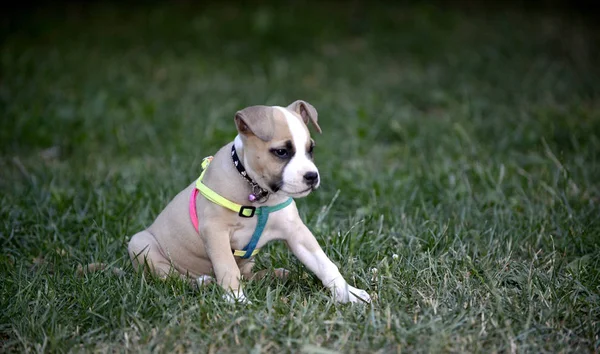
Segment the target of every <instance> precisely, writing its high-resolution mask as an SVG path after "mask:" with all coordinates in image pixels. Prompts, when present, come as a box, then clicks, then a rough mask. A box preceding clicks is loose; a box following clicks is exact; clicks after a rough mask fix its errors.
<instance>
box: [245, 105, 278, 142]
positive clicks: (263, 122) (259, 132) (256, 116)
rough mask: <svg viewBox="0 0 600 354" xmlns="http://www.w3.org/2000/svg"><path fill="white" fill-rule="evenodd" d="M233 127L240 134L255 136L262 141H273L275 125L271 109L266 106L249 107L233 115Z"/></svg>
mask: <svg viewBox="0 0 600 354" xmlns="http://www.w3.org/2000/svg"><path fill="white" fill-rule="evenodd" d="M235 125H236V127H237V130H238V132H240V134H242V135H244V136H246V137H248V136H252V135H254V136H256V137H257V138H259V139H260V140H262V141H269V140H271V139H273V134H274V132H275V123H274V122H273V108H272V107H268V106H251V107H247V108H244V109H242V110H241V111H238V112H237V113H236V114H235Z"/></svg>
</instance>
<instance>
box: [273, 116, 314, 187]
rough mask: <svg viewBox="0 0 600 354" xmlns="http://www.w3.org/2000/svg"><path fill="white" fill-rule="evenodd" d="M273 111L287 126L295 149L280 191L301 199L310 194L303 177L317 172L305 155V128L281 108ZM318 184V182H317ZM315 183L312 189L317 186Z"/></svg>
mask: <svg viewBox="0 0 600 354" xmlns="http://www.w3.org/2000/svg"><path fill="white" fill-rule="evenodd" d="M274 108H275V109H278V110H279V111H281V112H282V113H283V114H284V116H285V118H286V120H287V124H288V128H289V129H290V132H291V133H292V140H293V143H294V147H295V148H296V154H294V157H292V159H291V160H290V162H288V164H287V166H286V167H285V169H284V170H283V175H282V178H283V183H284V184H283V186H282V187H281V190H282V192H283V193H285V194H288V195H290V196H293V197H302V196H306V195H308V194H309V193H310V192H311V189H310V188H309V186H308V185H306V183H305V182H304V175H305V174H306V173H307V172H311V171H312V172H317V173H318V172H319V171H318V170H317V166H315V164H314V163H313V162H312V160H311V159H310V158H309V157H308V156H307V154H306V145H307V143H308V140H309V138H310V137H309V136H308V133H307V132H306V128H305V127H304V126H303V125H302V123H301V122H300V120H299V119H298V118H296V117H294V115H293V114H292V113H291V112H290V111H288V110H287V109H285V108H283V107H278V106H275V107H274ZM319 183H320V180H319ZM319 183H317V185H316V186H314V188H317V187H318V186H319Z"/></svg>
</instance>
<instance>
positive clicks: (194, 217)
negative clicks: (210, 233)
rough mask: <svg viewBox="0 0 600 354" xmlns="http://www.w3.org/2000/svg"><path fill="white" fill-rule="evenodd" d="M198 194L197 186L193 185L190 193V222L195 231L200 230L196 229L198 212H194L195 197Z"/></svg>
mask: <svg viewBox="0 0 600 354" xmlns="http://www.w3.org/2000/svg"><path fill="white" fill-rule="evenodd" d="M197 196H198V188H195V187H194V190H192V194H191V195H190V219H192V224H193V225H194V229H196V232H200V231H199V230H198V214H197V213H196V197H197Z"/></svg>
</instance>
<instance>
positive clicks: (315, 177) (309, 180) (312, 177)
mask: <svg viewBox="0 0 600 354" xmlns="http://www.w3.org/2000/svg"><path fill="white" fill-rule="evenodd" d="M304 182H305V183H306V184H308V185H309V186H314V185H315V184H317V182H319V174H318V173H317V172H313V171H310V172H306V173H305V174H304Z"/></svg>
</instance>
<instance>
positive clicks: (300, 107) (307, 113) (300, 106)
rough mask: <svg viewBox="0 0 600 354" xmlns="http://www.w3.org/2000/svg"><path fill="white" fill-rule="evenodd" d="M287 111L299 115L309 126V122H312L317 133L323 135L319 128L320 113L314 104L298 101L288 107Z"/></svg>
mask: <svg viewBox="0 0 600 354" xmlns="http://www.w3.org/2000/svg"><path fill="white" fill-rule="evenodd" d="M287 109H289V110H290V111H294V112H296V113H298V114H299V115H300V117H302V120H303V121H304V124H306V125H308V122H309V121H310V122H311V123H312V124H313V125H314V126H315V128H316V129H317V131H318V132H319V133H322V131H321V127H319V123H318V121H319V113H317V110H316V109H315V107H313V105H312V104H310V103H308V102H306V101H302V100H298V101H295V102H293V103H292V104H291V105H289V106H287Z"/></svg>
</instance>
